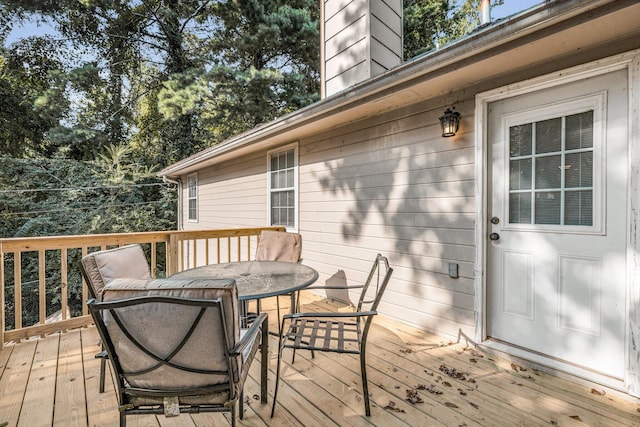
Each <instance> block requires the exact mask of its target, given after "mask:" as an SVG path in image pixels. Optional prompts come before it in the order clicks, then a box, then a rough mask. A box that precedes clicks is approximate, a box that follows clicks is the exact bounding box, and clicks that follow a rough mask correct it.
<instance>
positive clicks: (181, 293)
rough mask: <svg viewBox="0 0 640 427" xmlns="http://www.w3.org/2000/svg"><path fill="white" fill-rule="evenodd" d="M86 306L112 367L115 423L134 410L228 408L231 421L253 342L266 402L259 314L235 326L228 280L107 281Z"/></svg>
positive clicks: (264, 325)
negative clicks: (99, 298) (248, 324)
mask: <svg viewBox="0 0 640 427" xmlns="http://www.w3.org/2000/svg"><path fill="white" fill-rule="evenodd" d="M88 307H89V311H90V313H91V315H92V317H93V320H94V322H95V324H96V327H97V329H98V331H99V333H100V337H101V339H102V341H103V345H104V347H105V348H106V351H107V353H108V355H109V361H110V363H111V365H112V368H113V372H114V373H115V382H116V394H117V398H118V409H119V410H120V425H121V426H125V424H126V417H127V416H129V415H134V414H164V415H165V416H178V415H180V414H181V413H200V412H229V413H230V414H231V425H232V426H235V425H236V406H239V411H240V418H241V419H242V416H243V408H242V401H243V386H244V382H245V379H246V377H247V374H248V371H249V367H250V364H251V362H252V360H253V359H254V356H255V355H256V352H257V350H258V349H259V348H261V355H262V372H261V374H262V376H261V399H262V402H263V403H266V401H267V382H266V380H267V363H268V360H267V350H268V349H267V341H268V335H267V334H268V320H267V315H266V314H265V313H263V314H260V315H258V317H257V319H256V321H255V322H254V323H253V324H252V326H251V328H249V329H247V330H241V329H240V316H239V312H238V291H237V287H236V284H235V281H234V280H233V279H217V280H216V279H183V280H180V279H174V280H166V279H165V280H134V279H115V280H113V281H111V282H110V283H109V284H107V285H106V286H105V288H104V289H103V301H102V302H99V301H97V300H96V299H92V300H90V301H89V303H88ZM238 403H239V405H237V404H238Z"/></svg>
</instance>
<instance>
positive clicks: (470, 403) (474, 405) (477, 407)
mask: <svg viewBox="0 0 640 427" xmlns="http://www.w3.org/2000/svg"><path fill="white" fill-rule="evenodd" d="M469 405H471V406H473V407H474V408H476V409H480V407H479V406H478V405H476V404H475V403H473V402H469Z"/></svg>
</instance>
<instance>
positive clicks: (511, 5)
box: [491, 0, 544, 19]
mask: <svg viewBox="0 0 640 427" xmlns="http://www.w3.org/2000/svg"><path fill="white" fill-rule="evenodd" d="M540 3H544V1H543V0H504V4H503V5H501V6H496V7H495V8H494V9H493V10H492V11H491V19H499V18H504V17H505V16H509V15H513V14H514V13H518V12H521V11H523V10H526V9H530V8H531V7H533V6H536V5H538V4H540Z"/></svg>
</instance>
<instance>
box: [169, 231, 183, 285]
mask: <svg viewBox="0 0 640 427" xmlns="http://www.w3.org/2000/svg"><path fill="white" fill-rule="evenodd" d="M179 242H180V241H179V240H178V236H177V235H176V234H170V235H169V247H168V248H167V277H169V276H171V275H172V274H175V273H177V272H178V244H179Z"/></svg>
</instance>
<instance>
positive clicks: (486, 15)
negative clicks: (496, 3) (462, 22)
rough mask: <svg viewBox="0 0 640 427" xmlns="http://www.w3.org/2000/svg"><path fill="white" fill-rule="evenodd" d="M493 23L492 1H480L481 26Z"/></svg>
mask: <svg viewBox="0 0 640 427" xmlns="http://www.w3.org/2000/svg"><path fill="white" fill-rule="evenodd" d="M490 23H491V1H490V0H482V1H481V2H480V26H481V27H482V26H484V25H488V24H490Z"/></svg>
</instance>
